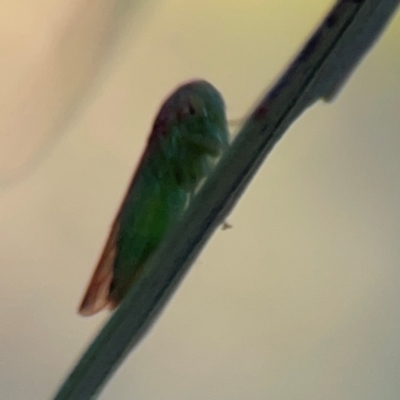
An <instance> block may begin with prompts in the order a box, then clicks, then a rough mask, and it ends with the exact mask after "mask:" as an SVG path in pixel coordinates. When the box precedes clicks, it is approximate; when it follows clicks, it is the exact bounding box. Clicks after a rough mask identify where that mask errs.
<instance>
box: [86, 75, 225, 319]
mask: <svg viewBox="0 0 400 400" xmlns="http://www.w3.org/2000/svg"><path fill="white" fill-rule="evenodd" d="M228 145H229V131H228V124H227V120H226V115H225V105H224V101H223V99H222V97H221V95H220V93H219V92H218V91H217V90H216V89H215V88H214V87H213V86H212V85H211V84H210V83H208V82H206V81H202V80H197V81H192V82H189V83H187V84H184V85H182V86H180V87H179V88H178V89H177V90H176V91H175V92H174V93H172V95H171V96H170V97H169V98H168V99H167V100H166V101H165V103H164V104H163V106H162V107H161V110H160V111H159V113H158V115H157V118H156V120H155V122H154V125H153V129H152V132H151V135H150V137H149V141H148V144H147V147H146V150H145V151H144V154H143V156H142V159H141V162H140V164H139V167H138V168H137V171H136V174H135V175H134V177H133V180H132V182H131V184H130V186H129V188H128V192H127V194H126V196H125V199H124V200H123V202H122V205H121V207H120V210H119V212H118V214H117V216H116V218H115V221H114V223H113V225H112V227H111V232H110V234H109V237H108V240H107V242H106V245H105V247H104V250H103V253H102V255H101V257H100V260H99V262H98V265H97V268H96V269H95V271H94V274H93V277H92V280H91V281H90V283H89V286H88V289H87V291H86V294H85V296H84V298H83V301H82V303H81V306H80V308H79V312H80V314H82V315H92V314H95V313H96V312H98V311H100V310H101V309H103V308H105V307H108V308H110V309H114V308H115V307H117V306H118V304H119V303H120V302H121V300H122V299H123V297H124V296H125V295H126V293H127V291H128V290H129V288H130V287H131V286H132V285H134V284H135V282H136V280H137V278H138V276H139V275H140V273H141V272H142V271H143V264H144V263H145V261H146V260H147V259H148V258H149V257H150V256H151V254H152V253H153V252H154V251H155V249H156V248H157V247H158V246H159V244H160V242H161V241H162V239H163V237H164V235H165V233H166V232H167V230H168V229H169V228H170V227H171V226H172V225H173V224H174V223H175V222H176V221H177V220H178V219H179V217H180V216H181V215H182V213H183V211H184V210H185V209H186V208H187V206H188V204H189V203H190V201H191V199H192V198H193V195H194V193H195V191H196V189H198V187H199V185H200V183H201V182H202V180H203V179H204V178H205V177H206V176H207V175H208V174H209V173H210V171H211V170H212V168H213V167H214V165H215V163H216V161H217V159H218V158H219V157H220V156H221V154H222V153H223V152H224V150H225V149H226V148H227V147H228Z"/></svg>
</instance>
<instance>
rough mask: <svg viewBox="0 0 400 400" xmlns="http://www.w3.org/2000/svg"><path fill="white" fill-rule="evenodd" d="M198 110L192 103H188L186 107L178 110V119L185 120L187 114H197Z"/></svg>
mask: <svg viewBox="0 0 400 400" xmlns="http://www.w3.org/2000/svg"><path fill="white" fill-rule="evenodd" d="M196 114H197V110H196V108H195V107H194V106H193V105H192V104H190V103H189V104H187V105H186V106H185V107H183V108H181V109H180V110H179V112H178V120H179V121H183V120H184V119H185V118H186V117H187V116H189V115H191V116H193V115H196Z"/></svg>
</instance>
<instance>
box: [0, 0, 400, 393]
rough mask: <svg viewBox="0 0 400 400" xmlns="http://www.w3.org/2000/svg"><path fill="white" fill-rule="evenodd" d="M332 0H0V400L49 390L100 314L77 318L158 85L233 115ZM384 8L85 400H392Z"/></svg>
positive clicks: (394, 68)
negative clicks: (141, 334) (200, 83)
mask: <svg viewBox="0 0 400 400" xmlns="http://www.w3.org/2000/svg"><path fill="white" fill-rule="evenodd" d="M333 3H334V2H333V1H331V0H329V1H328V0H303V1H301V2H300V1H298V0H286V1H280V0H270V1H261V0H237V1H228V0H219V1H215V0H204V1H202V2H192V1H185V0H164V1H156V0H153V1H152V2H146V4H144V2H143V4H141V3H140V4H139V3H134V2H133V1H132V2H129V1H127V0H126V1H124V0H97V1H96V2H92V1H88V0H70V1H68V2H65V1H62V0H40V1H35V2H31V1H27V0H3V4H2V13H1V15H0V46H1V54H2V57H1V59H0V81H1V84H0V86H1V88H2V90H1V94H0V220H1V223H0V265H1V269H0V321H1V322H0V324H1V329H0V349H1V357H0V364H1V369H0V371H1V373H0V397H1V399H11V400H19V399H24V400H25V399H30V400H35V399H49V398H51V395H52V394H53V393H54V391H55V390H56V388H57V387H58V385H59V384H60V383H61V382H62V380H63V379H64V378H65V376H66V374H67V373H68V372H69V371H70V368H71V367H72V366H73V365H74V363H75V362H76V360H77V358H78V357H79V355H80V354H81V353H82V351H83V350H84V349H85V348H86V346H87V345H88V344H89V343H90V341H91V339H92V338H93V337H94V335H95V334H96V332H97V331H98V330H99V329H100V327H101V326H102V325H103V323H104V322H105V321H106V319H107V318H108V315H107V313H101V314H99V315H98V316H95V317H92V318H87V319H85V318H82V317H79V316H78V315H77V313H76V309H77V306H78V303H79V302H80V300H81V296H82V294H83V291H84V290H85V288H86V285H87V283H88V280H89V278H90V275H91V274H92V270H93V268H94V265H95V263H96V261H97V258H98V255H99V252H100V251H101V249H102V246H103V244H104V240H105V238H106V236H107V233H108V228H109V225H110V223H111V222H112V219H113V218H114V216H115V213H116V210H117V209H118V207H119V204H120V201H121V199H122V197H123V195H124V193H125V190H126V187H127V185H128V182H129V180H130V178H131V175H132V173H133V171H134V169H135V166H136V164H137V162H138V160H139V157H140V155H141V153H142V151H143V147H144V145H145V142H146V138H147V135H148V133H149V130H150V127H151V124H152V122H153V118H154V116H155V114H156V112H157V110H158V108H159V106H160V104H161V103H162V101H163V100H164V99H165V97H166V96H167V95H168V94H169V93H170V92H171V91H172V90H173V89H175V87H176V86H177V85H179V84H180V83H182V82H183V81H186V80H188V79H192V78H204V79H207V80H209V81H210V82H212V83H213V84H214V85H215V86H216V87H217V88H218V89H219V90H220V91H221V92H222V93H223V95H224V97H225V100H226V103H227V110H228V116H229V118H232V119H237V118H242V117H245V116H246V114H247V113H248V112H249V111H250V110H251V108H252V106H253V105H255V102H256V101H257V100H258V99H259V98H260V97H261V95H262V94H264V93H265V92H266V90H267V89H268V88H269V87H270V86H271V85H272V84H273V83H274V82H275V79H276V78H277V77H278V76H279V75H280V73H281V72H282V71H283V69H284V68H285V67H286V65H287V64H288V63H289V62H290V60H292V58H293V56H294V55H295V53H296V52H297V50H298V49H299V48H300V47H301V46H302V45H303V43H304V42H305V40H306V39H307V38H308V36H309V35H310V34H311V33H312V32H313V30H314V29H315V28H316V27H317V26H318V24H319V22H320V21H321V19H322V18H323V17H324V16H325V14H326V12H327V11H328V10H329V9H330V7H331V6H332V5H333ZM399 33H400V20H399V18H398V16H397V18H395V19H394V20H393V22H392V23H391V24H390V26H389V28H388V29H387V31H386V32H385V33H384V35H383V36H382V38H381V40H380V41H379V42H378V43H377V45H376V46H375V47H374V48H373V50H372V51H371V53H370V54H368V56H367V57H366V59H365V60H364V62H363V63H362V65H360V67H359V68H358V69H357V70H356V73H355V74H354V75H353V76H352V77H351V80H350V81H349V82H348V84H347V85H346V86H345V88H344V90H343V91H342V92H341V93H340V95H339V96H338V97H337V98H336V99H335V101H334V102H333V103H332V104H325V103H318V104H317V105H316V106H314V107H313V108H311V109H309V110H308V111H307V112H306V113H305V114H304V115H303V116H302V117H301V118H300V119H299V120H298V121H297V122H296V123H295V124H294V125H293V126H292V127H291V128H290V130H289V131H288V132H287V134H286V135H285V136H284V138H283V139H282V140H281V142H280V143H279V144H278V145H277V146H276V148H275V149H274V151H273V152H272V154H271V155H270V157H268V160H267V161H266V162H265V163H264V165H263V166H262V168H261V169H260V171H259V173H258V175H257V176H256V178H255V179H254V180H253V182H252V184H251V185H250V187H249V188H248V190H247V191H246V193H245V195H244V196H243V197H242V199H241V201H240V202H239V203H238V205H237V207H236V208H235V210H234V212H233V213H232V214H231V215H230V217H229V223H230V224H232V225H233V229H230V230H227V231H221V230H219V231H217V232H216V234H215V235H214V237H213V238H212V240H211V241H210V243H209V244H208V245H207V248H206V249H205V250H204V251H203V253H202V254H201V256H200V257H199V259H198V260H197V262H196V263H195V265H193V267H192V269H191V272H190V273H189V274H188V276H187V278H186V279H185V280H184V282H183V284H182V285H181V287H180V288H179V290H178V291H177V293H176V294H175V296H174V297H173V299H172V301H171V302H170V303H169V305H168V307H167V308H166V310H165V311H164V313H163V314H162V315H161V317H160V318H159V319H158V321H157V322H156V323H155V325H154V326H153V328H152V330H151V331H150V333H149V334H148V335H147V336H146V337H145V339H144V340H143V341H142V342H141V343H140V345H139V346H138V347H137V348H136V349H135V351H134V352H133V353H131V354H130V356H129V357H128V359H127V360H126V362H125V363H124V364H123V366H122V367H121V368H120V369H119V370H118V372H117V373H116V375H115V376H114V378H113V379H112V381H111V382H110V383H109V384H108V386H107V387H106V389H105V390H104V391H103V393H102V395H101V397H100V398H101V399H102V400H110V399H113V400H128V399H157V400H158V399H163V400H169V399H191V400H197V399H198V400H200V399H201V400H203V399H208V400H220V399H221V400H222V399H231V400H236V399H237V400H239V399H252V400H258V399H260V400H261V399H266V398H268V399H282V400H292V399H293V400H300V399H307V400H308V399H325V400H337V399H349V400H350V399H351V400H357V399H363V400H368V399H371V400H372V399H374V400H375V399H382V400H383V399H385V400H386V399H393V400H395V399H396V400H397V399H398V398H399V396H400V381H399V368H400V345H399V343H400V295H399V293H400V290H399V289H400V268H399V262H400V246H399V233H400V232H399V231H400V210H399V205H398V204H399V202H400V180H399V179H398V176H399V172H400V158H399V155H398V154H399V149H400V134H399V126H400V115H399V105H400V57H399V52H398V37H399Z"/></svg>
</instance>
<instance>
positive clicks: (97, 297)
mask: <svg viewBox="0 0 400 400" xmlns="http://www.w3.org/2000/svg"><path fill="white" fill-rule="evenodd" d="M118 222H119V221H118V218H117V219H116V221H115V222H114V224H113V226H112V228H111V232H110V235H109V237H108V240H107V243H106V245H105V247H104V250H103V253H102V255H101V257H100V260H99V263H98V264H97V267H96V269H95V271H94V273H93V277H92V279H91V281H90V283H89V286H88V288H87V290H86V294H85V296H84V297H83V300H82V303H81V305H80V307H79V314H81V315H84V316H89V315H93V314H95V313H97V312H99V311H100V310H102V309H103V308H104V307H106V306H108V307H109V308H111V309H113V308H115V304H114V303H113V302H112V300H111V299H110V297H109V294H110V287H111V282H112V280H113V275H114V272H113V267H114V260H115V256H116V254H117V247H116V240H117V235H118V230H119V223H118Z"/></svg>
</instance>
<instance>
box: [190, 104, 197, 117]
mask: <svg viewBox="0 0 400 400" xmlns="http://www.w3.org/2000/svg"><path fill="white" fill-rule="evenodd" d="M188 111H189V114H190V115H195V114H196V109H195V108H194V107H193V106H192V105H191V104H189V110H188Z"/></svg>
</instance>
